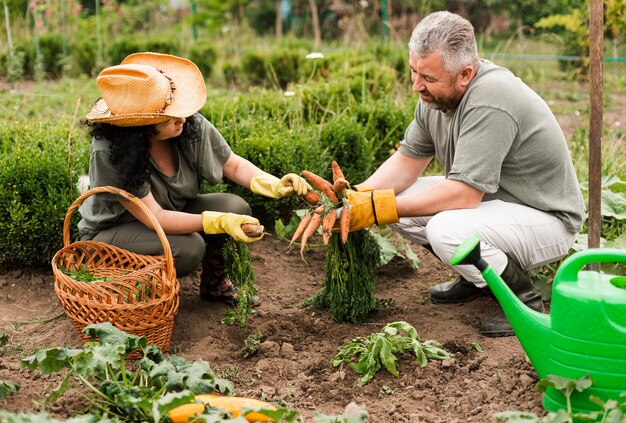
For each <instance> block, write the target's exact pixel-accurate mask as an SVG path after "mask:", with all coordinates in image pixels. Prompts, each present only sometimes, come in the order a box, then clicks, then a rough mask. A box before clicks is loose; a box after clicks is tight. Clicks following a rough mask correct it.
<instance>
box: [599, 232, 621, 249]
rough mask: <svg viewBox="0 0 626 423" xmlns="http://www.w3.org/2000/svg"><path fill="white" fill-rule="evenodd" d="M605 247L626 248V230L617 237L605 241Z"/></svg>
mask: <svg viewBox="0 0 626 423" xmlns="http://www.w3.org/2000/svg"><path fill="white" fill-rule="evenodd" d="M603 247H604V248H620V249H626V232H622V233H621V234H620V235H619V236H618V237H617V238H615V239H614V240H612V241H607V242H605V243H604V246H603Z"/></svg>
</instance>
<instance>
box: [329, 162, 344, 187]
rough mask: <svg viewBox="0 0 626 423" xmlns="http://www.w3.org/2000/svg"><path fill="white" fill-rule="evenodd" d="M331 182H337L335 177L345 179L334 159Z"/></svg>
mask: <svg viewBox="0 0 626 423" xmlns="http://www.w3.org/2000/svg"><path fill="white" fill-rule="evenodd" d="M332 166H333V182H337V179H346V177H345V176H344V175H343V171H342V170H341V168H340V167H339V165H338V164H337V162H336V161H334V160H333V165H332Z"/></svg>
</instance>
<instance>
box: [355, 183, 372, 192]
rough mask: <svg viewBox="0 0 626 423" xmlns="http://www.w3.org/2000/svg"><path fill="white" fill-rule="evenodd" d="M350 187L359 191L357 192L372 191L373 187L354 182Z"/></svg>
mask: <svg viewBox="0 0 626 423" xmlns="http://www.w3.org/2000/svg"><path fill="white" fill-rule="evenodd" d="M352 188H354V189H355V190H356V191H359V192H369V191H374V188H372V187H369V186H367V185H365V184H356V185H354V186H353V187H352Z"/></svg>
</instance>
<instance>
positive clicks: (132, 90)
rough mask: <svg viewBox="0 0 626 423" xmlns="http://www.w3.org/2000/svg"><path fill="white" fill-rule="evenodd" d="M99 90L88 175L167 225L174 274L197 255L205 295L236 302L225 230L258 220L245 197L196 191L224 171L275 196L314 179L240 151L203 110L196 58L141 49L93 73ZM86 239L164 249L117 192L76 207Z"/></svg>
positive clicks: (148, 250)
mask: <svg viewBox="0 0 626 423" xmlns="http://www.w3.org/2000/svg"><path fill="white" fill-rule="evenodd" d="M97 84H98V88H99V89H100V93H101V95H102V97H101V98H100V99H98V100H97V101H96V103H95V104H94V106H93V108H92V109H91V111H89V113H87V119H86V120H84V121H83V122H84V124H85V125H86V126H87V127H88V128H89V130H90V134H91V136H92V144H91V153H90V166H89V184H90V186H91V187H98V186H107V185H108V186H114V187H118V188H121V189H123V190H125V191H128V192H130V193H131V194H133V195H135V196H136V197H138V198H139V199H140V200H141V201H142V202H143V203H144V204H145V205H146V206H147V208H148V209H149V210H150V211H151V212H152V213H153V214H154V216H155V217H156V219H157V221H158V222H159V224H160V225H161V227H162V228H163V231H164V232H165V234H166V235H167V239H168V241H169V244H170V246H171V249H172V254H173V257H174V264H175V267H176V272H177V275H178V276H184V275H187V274H189V273H191V272H193V271H194V270H195V268H196V267H197V266H198V265H199V264H200V263H201V264H202V272H201V279H200V295H201V298H202V299H204V300H207V301H222V302H226V303H228V304H234V303H236V301H237V291H236V289H235V287H234V286H233V284H232V283H231V281H230V278H229V276H228V275H227V273H226V270H225V262H224V257H223V256H222V247H223V245H224V242H225V241H226V237H227V236H231V237H233V238H234V239H235V240H237V241H243V242H252V241H256V240H259V239H261V237H258V238H251V237H249V236H247V235H246V234H245V233H244V232H243V230H242V228H241V226H242V225H244V224H259V221H258V220H257V219H256V218H254V217H252V216H250V214H251V209H250V206H249V205H248V203H247V202H246V201H245V200H244V199H242V198H241V197H239V196H237V195H234V194H230V193H214V194H200V192H199V187H200V184H201V182H202V181H207V182H208V183H209V184H211V185H216V184H218V183H219V182H220V181H221V180H222V179H223V178H227V179H229V180H231V181H233V182H235V183H237V184H239V185H241V186H244V187H247V188H249V189H250V190H251V191H252V192H254V193H256V194H260V195H263V196H266V197H270V198H281V197H285V196H288V195H291V194H294V193H295V194H298V195H303V194H305V193H306V192H307V191H308V190H309V189H311V187H310V186H309V185H308V183H307V182H306V181H305V180H304V179H302V178H301V177H299V176H298V175H296V174H294V173H289V174H287V175H285V176H283V177H282V178H280V179H279V178H277V177H275V176H272V175H270V174H268V173H266V172H264V171H262V170H261V169H259V168H258V167H257V166H255V165H254V164H252V163H251V162H250V161H248V160H246V159H244V158H242V157H240V156H238V155H237V154H235V153H234V152H233V151H232V150H231V148H230V147H229V145H228V144H227V143H226V141H225V140H224V138H223V137H222V135H221V134H220V133H219V132H218V130H217V129H216V128H215V127H214V126H213V125H212V124H211V123H210V122H209V121H208V120H207V119H206V118H204V117H203V116H202V115H201V114H200V113H198V111H199V110H200V108H201V107H202V106H203V105H204V103H205V101H206V96H207V94H206V87H205V84H204V78H203V76H202V74H201V72H200V71H199V69H198V67H197V66H196V65H195V64H194V63H192V62H191V61H189V60H187V59H184V58H181V57H176V56H172V55H167V54H158V53H135V54H131V55H130V56H128V57H126V58H125V59H124V60H123V61H122V63H121V64H120V65H118V66H111V67H108V68H106V69H104V70H103V71H102V72H101V73H100V75H99V76H98V78H97ZM79 211H80V214H81V217H82V219H81V220H80V222H79V224H78V228H79V232H80V235H81V239H83V240H86V239H90V240H95V241H100V242H105V243H107V244H111V245H115V246H117V247H120V248H124V249H126V250H129V251H133V252H136V253H138V254H147V255H159V254H163V249H162V245H161V242H160V241H159V239H158V237H157V235H156V233H155V232H154V230H153V228H152V227H151V223H150V222H149V221H148V219H147V218H146V217H145V215H143V214H142V212H141V211H140V210H139V208H138V207H137V206H136V205H134V204H133V203H132V202H130V201H129V200H126V199H124V198H121V197H119V196H116V195H113V194H99V195H96V196H91V197H88V198H87V199H86V200H85V202H84V203H83V204H82V206H81V207H80V210H79Z"/></svg>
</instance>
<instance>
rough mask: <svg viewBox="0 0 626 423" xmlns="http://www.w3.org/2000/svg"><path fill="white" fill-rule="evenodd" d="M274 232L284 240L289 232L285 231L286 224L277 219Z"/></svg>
mask: <svg viewBox="0 0 626 423" xmlns="http://www.w3.org/2000/svg"><path fill="white" fill-rule="evenodd" d="M274 231H276V235H278V238H281V239H282V238H286V237H287V232H286V231H285V224H284V223H283V221H282V220H280V219H276V220H275V221H274Z"/></svg>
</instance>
